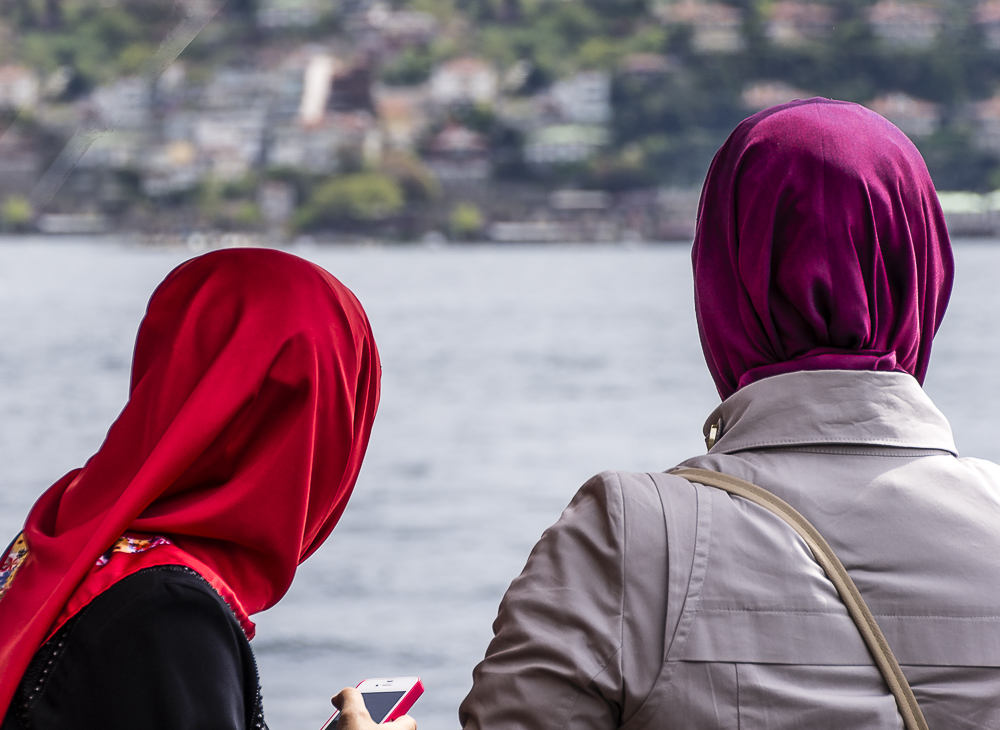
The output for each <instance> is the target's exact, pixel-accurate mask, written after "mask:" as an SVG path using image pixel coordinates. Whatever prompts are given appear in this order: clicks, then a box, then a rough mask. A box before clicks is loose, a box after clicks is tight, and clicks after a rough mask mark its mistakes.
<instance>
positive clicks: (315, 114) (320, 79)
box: [299, 53, 337, 127]
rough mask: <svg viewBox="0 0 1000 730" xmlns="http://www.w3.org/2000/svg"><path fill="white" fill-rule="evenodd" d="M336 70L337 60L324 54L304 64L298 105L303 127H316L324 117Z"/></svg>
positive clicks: (317, 55) (315, 56)
mask: <svg viewBox="0 0 1000 730" xmlns="http://www.w3.org/2000/svg"><path fill="white" fill-rule="evenodd" d="M336 70H337V60H336V59H335V58H334V57H333V56H330V55H328V54H325V53H319V54H316V55H314V56H313V57H312V58H310V59H309V62H308V63H307V64H306V68H305V71H304V72H303V78H302V99H301V101H300V103H299V121H300V122H301V123H302V124H303V125H304V126H306V127H312V126H316V125H318V124H319V123H320V122H322V121H323V117H325V116H326V107H327V105H328V104H329V102H330V93H331V91H332V90H333V75H334V73H335V72H336Z"/></svg>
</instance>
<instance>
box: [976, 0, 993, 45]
mask: <svg viewBox="0 0 1000 730" xmlns="http://www.w3.org/2000/svg"><path fill="white" fill-rule="evenodd" d="M972 19H973V22H974V23H976V25H978V26H979V27H980V28H981V29H982V31H983V39H984V40H985V42H986V46H987V47H988V48H992V49H994V50H998V49H1000V0H988V1H987V2H981V3H979V5H977V6H976V10H975V12H974V13H973V16H972Z"/></svg>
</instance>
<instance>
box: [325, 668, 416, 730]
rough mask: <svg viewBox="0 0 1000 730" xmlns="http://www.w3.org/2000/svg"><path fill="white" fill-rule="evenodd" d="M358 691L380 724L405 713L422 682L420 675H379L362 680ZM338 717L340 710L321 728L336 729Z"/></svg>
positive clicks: (369, 711) (414, 698)
mask: <svg viewBox="0 0 1000 730" xmlns="http://www.w3.org/2000/svg"><path fill="white" fill-rule="evenodd" d="M358 691H359V692H361V697H362V699H364V701H365V707H367V708H368V714H369V715H371V716H372V720H374V721H375V724H377V725H381V724H382V723H383V722H392V721H393V720H395V719H396V718H397V717H400V716H402V715H405V714H406V713H407V712H408V711H409V709H410V708H411V707H413V703H414V702H416V701H417V698H418V697H420V695H422V694H423V693H424V683H423V682H421V681H420V677H380V678H378V679H365V680H363V681H362V682H361V683H359V684H358ZM339 719H340V710H337V711H336V712H334V713H333V715H331V716H330V719H329V720H327V721H326V723H325V724H324V725H323V728H322V730H336V727H337V721H338V720H339Z"/></svg>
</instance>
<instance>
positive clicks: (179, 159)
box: [140, 140, 204, 198]
mask: <svg viewBox="0 0 1000 730" xmlns="http://www.w3.org/2000/svg"><path fill="white" fill-rule="evenodd" d="M140 169H141V172H142V189H143V192H145V193H146V194H147V195H149V196H151V197H154V198H155V197H162V196H164V195H173V194H175V193H180V192H184V191H186V190H193V189H194V188H196V187H197V186H198V184H199V183H200V182H201V179H202V176H203V175H204V170H203V166H202V165H201V164H200V160H199V158H198V148H197V147H195V146H194V144H193V143H192V142H190V141H188V140H175V141H173V142H166V143H161V144H159V145H154V146H152V147H151V148H150V149H148V150H146V151H145V154H144V155H143V157H142V161H141V163H140Z"/></svg>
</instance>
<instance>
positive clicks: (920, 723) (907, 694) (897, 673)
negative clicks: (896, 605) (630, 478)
mask: <svg viewBox="0 0 1000 730" xmlns="http://www.w3.org/2000/svg"><path fill="white" fill-rule="evenodd" d="M670 473H671V474H674V475H676V476H679V477H683V478H684V479H687V480H688V481H689V482H697V483H699V484H705V485H707V486H710V487H716V488H718V489H721V490H723V491H725V492H729V493H730V494H735V495H736V496H738V497H743V498H744V499H748V500H750V501H751V502H753V503H754V504H758V505H760V506H761V507H764V508H765V509H767V510H769V511H771V512H773V513H774V514H776V515H777V516H778V517H780V518H781V519H783V520H784V521H785V522H787V523H788V524H789V525H790V526H791V527H792V529H793V530H795V532H797V533H798V534H799V537H801V538H802V539H803V540H805V542H806V545H808V546H809V549H810V550H812V553H813V556H814V557H815V558H816V562H817V563H819V564H820V567H822V568H823V570H824V571H826V575H827V577H829V579H830V580H831V581H832V582H833V585H834V586H835V587H836V589H837V593H839V594H840V598H841V600H843V602H844V605H845V606H847V612H848V613H849V614H851V618H852V619H854V623H855V624H857V626H858V630H859V631H860V632H861V637H862V638H863V639H864V641H865V644H867V645H868V650H869V651H870V652H871V653H872V657H873V658H874V659H875V664H876V665H877V666H878V668H879V670H880V671H881V672H882V676H883V677H884V678H885V683H886V684H887V685H889V690H890V691H891V692H892V694H893V696H894V697H895V698H896V705H898V707H899V714H900V715H902V716H903V724H904V726H905V727H906V729H907V730H928V728H927V721H926V720H925V719H924V715H923V713H922V712H921V711H920V706H919V705H918V704H917V698H916V697H914V696H913V690H912V689H910V684H909V682H907V681H906V677H904V676H903V670H902V669H900V667H899V662H897V661H896V657H895V656H893V654H892V649H890V648H889V644H888V642H887V641H886V640H885V636H883V635H882V630H881V629H880V628H879V627H878V624H877V623H876V622H875V617H874V616H872V612H871V611H870V610H869V609H868V606H867V604H866V603H865V600H864V598H862V597H861V593H860V592H859V591H858V587H857V586H856V585H854V581H853V580H852V579H851V576H850V575H849V574H848V572H847V569H846V568H844V565H843V563H841V562H840V559H839V558H837V556H836V554H835V553H834V552H833V550H832V549H831V548H830V546H829V545H828V544H827V542H826V540H824V539H823V536H822V535H820V534H819V532H818V531H817V530H816V528H815V527H813V526H812V524H810V522H809V520H807V519H806V518H805V517H803V516H802V515H800V514H799V513H798V511H797V510H796V509H795V508H794V507H792V506H791V505H790V504H788V503H787V502H785V501H784V500H783V499H780V498H779V497H776V496H775V495H773V494H771V493H770V492H768V491H767V490H766V489H762V488H761V487H758V486H757V485H756V484H751V483H750V482H747V481H744V480H742V479H737V478H736V477H733V476H730V475H728V474H720V473H719V472H714V471H708V470H706V469H678V470H677V471H673V472H670Z"/></svg>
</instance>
